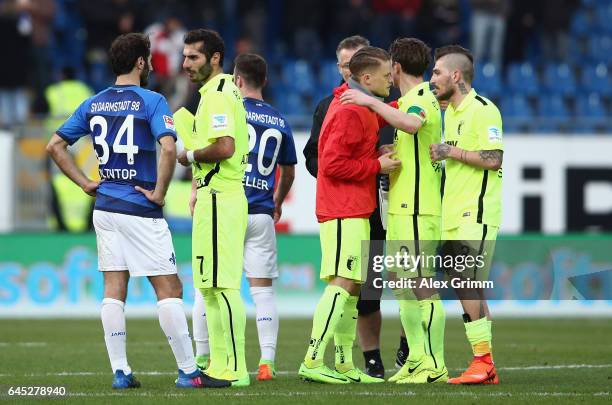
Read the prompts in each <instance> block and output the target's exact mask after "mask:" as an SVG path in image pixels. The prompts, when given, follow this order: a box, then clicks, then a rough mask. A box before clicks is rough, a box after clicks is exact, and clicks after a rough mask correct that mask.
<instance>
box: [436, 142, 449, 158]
mask: <svg viewBox="0 0 612 405" xmlns="http://www.w3.org/2000/svg"><path fill="white" fill-rule="evenodd" d="M436 152H437V153H438V156H440V158H446V157H448V154H449V153H450V146H449V145H447V144H445V143H441V144H439V145H438V147H437V148H436Z"/></svg>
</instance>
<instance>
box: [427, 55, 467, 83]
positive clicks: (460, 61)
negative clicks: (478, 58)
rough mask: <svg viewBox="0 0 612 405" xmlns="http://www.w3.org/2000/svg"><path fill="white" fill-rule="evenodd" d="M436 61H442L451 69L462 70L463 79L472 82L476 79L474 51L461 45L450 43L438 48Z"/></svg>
mask: <svg viewBox="0 0 612 405" xmlns="http://www.w3.org/2000/svg"><path fill="white" fill-rule="evenodd" d="M435 60H436V62H438V61H440V62H441V63H443V64H444V65H445V67H446V68H447V69H448V70H450V71H455V70H458V71H460V72H461V76H462V77H463V80H464V81H465V82H466V83H468V84H472V80H473V79H474V57H473V56H472V53H471V52H470V51H468V50H467V49H465V48H464V47H462V46H459V45H448V46H443V47H441V48H438V49H436V52H435Z"/></svg>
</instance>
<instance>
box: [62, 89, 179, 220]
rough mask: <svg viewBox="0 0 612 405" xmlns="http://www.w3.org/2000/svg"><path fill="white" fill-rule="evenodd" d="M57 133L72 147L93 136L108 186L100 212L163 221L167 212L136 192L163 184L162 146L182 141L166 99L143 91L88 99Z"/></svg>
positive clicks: (116, 91)
mask: <svg viewBox="0 0 612 405" xmlns="http://www.w3.org/2000/svg"><path fill="white" fill-rule="evenodd" d="M57 134H58V135H59V136H60V137H62V138H63V139H64V140H65V141H66V142H68V144H70V145H72V144H73V143H74V142H76V141H77V140H78V139H79V138H81V137H83V136H86V135H91V137H92V139H93V144H94V149H95V151H96V155H97V156H98V161H99V171H100V177H101V178H102V180H103V181H102V182H101V184H100V187H99V188H98V192H97V195H96V204H95V209H97V210H101V211H109V212H118V213H121V214H127V215H135V216H140V217H147V218H161V217H162V208H161V207H160V206H159V205H157V204H154V203H152V202H150V201H149V200H147V199H146V198H145V196H144V195H143V194H142V193H140V192H138V191H136V190H135V189H134V187H135V186H140V187H142V188H145V189H147V190H153V189H154V188H155V183H156V182H157V158H156V156H157V153H156V145H155V144H156V142H157V141H159V140H160V139H161V138H162V137H164V136H172V137H173V138H174V139H176V133H175V128H174V121H173V119H172V114H171V113H170V109H169V107H168V103H167V101H166V99H165V98H164V97H163V96H162V95H161V94H158V93H155V92H153V91H150V90H146V89H143V88H141V87H138V86H133V85H128V86H118V85H116V86H112V87H109V88H107V89H106V90H103V91H101V92H100V93H98V94H96V95H95V96H93V97H90V98H89V99H87V100H85V101H84V102H83V103H82V104H81V105H80V106H79V108H78V109H77V110H76V111H75V112H74V113H73V114H72V116H71V117H70V118H68V120H67V121H66V122H65V123H64V125H62V126H61V127H60V129H58V130H57Z"/></svg>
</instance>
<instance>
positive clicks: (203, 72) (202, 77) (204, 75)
mask: <svg viewBox="0 0 612 405" xmlns="http://www.w3.org/2000/svg"><path fill="white" fill-rule="evenodd" d="M212 71H213V68H212V65H211V64H210V62H208V61H207V62H206V63H205V64H204V65H202V67H201V68H200V69H198V70H196V72H195V75H193V76H192V77H190V80H191V82H192V83H204V82H205V81H207V80H208V78H209V77H210V75H211V73H212Z"/></svg>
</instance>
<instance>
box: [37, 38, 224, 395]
mask: <svg viewBox="0 0 612 405" xmlns="http://www.w3.org/2000/svg"><path fill="white" fill-rule="evenodd" d="M110 63H111V67H112V70H113V72H114V73H115V74H116V75H117V80H116V82H115V85H114V86H111V87H109V88H107V89H106V90H103V91H101V92H100V93H98V94H96V95H94V96H93V97H90V98H88V99H87V100H85V101H84V102H83V103H82V104H81V105H80V106H79V108H78V109H77V110H76V111H75V112H74V114H72V116H71V117H70V118H69V119H68V120H67V121H66V122H65V123H64V124H63V125H62V126H61V127H60V128H59V129H58V130H57V132H56V133H55V134H54V135H53V137H52V138H51V140H50V141H49V144H48V145H47V151H48V152H49V154H50V155H51V157H52V158H53V160H54V161H55V163H57V165H58V166H59V168H60V169H61V170H62V171H63V172H64V173H65V174H66V176H68V177H69V178H70V179H71V180H72V181H73V182H75V183H76V184H77V185H79V186H80V187H81V188H82V189H83V191H84V192H85V193H87V194H89V195H91V196H95V197H96V203H95V208H94V213H93V223H94V227H95V230H96V236H97V242H98V267H99V269H100V271H102V272H103V274H104V299H103V300H102V311H101V316H102V327H103V328H104V340H105V341H106V349H107V351H108V356H109V358H110V362H111V367H112V369H113V372H114V374H115V377H114V381H113V388H119V389H121V388H137V387H139V386H140V383H139V382H138V381H137V380H136V379H135V378H134V376H133V374H132V370H131V368H130V366H129V364H128V361H127V355H126V327H125V314H124V306H125V298H126V295H127V287H128V281H129V278H130V276H133V277H143V276H146V277H148V278H149V281H150V282H151V285H152V286H153V288H154V289H155V293H156V295H157V299H158V301H157V306H158V314H159V323H160V325H161V328H162V330H163V331H164V333H165V335H166V337H167V338H168V343H169V344H170V347H171V348H172V352H173V353H174V357H175V358H176V362H177V365H178V379H177V381H176V386H177V387H204V386H211V387H216V386H219V387H220V386H228V385H229V383H228V382H226V381H217V380H213V379H211V378H209V377H207V376H205V375H203V374H202V373H201V372H200V371H199V370H198V369H197V367H196V364H195V360H194V356H193V348H192V346H191V339H190V337H189V330H188V328H187V319H186V318H185V313H184V311H183V301H182V299H181V297H182V295H183V287H182V285H181V281H180V280H179V278H178V276H177V270H176V257H175V254H174V247H173V246H172V238H171V235H170V231H169V230H168V225H167V223H166V221H165V220H164V218H163V216H162V206H163V205H164V197H165V195H166V191H167V189H168V184H169V182H170V179H171V177H172V173H173V171H174V166H175V161H174V159H175V156H176V146H175V141H176V134H175V129H174V123H173V120H172V115H171V113H170V111H169V108H168V103H167V102H166V99H165V98H164V97H163V96H162V95H160V94H158V93H155V92H153V91H149V90H144V89H143V88H142V87H141V86H146V85H147V79H148V76H149V72H150V71H151V69H152V68H151V54H150V43H149V39H148V38H147V37H146V36H144V35H142V34H136V33H131V34H125V35H121V36H119V37H118V38H117V39H115V41H114V42H113V44H112V46H111V49H110ZM88 134H91V136H92V138H93V142H94V149H95V152H96V155H97V156H98V160H99V162H100V177H101V178H102V179H103V181H102V182H96V181H92V180H90V179H89V178H87V177H86V176H85V174H84V173H83V172H82V171H81V170H80V169H79V168H78V167H77V166H76V165H75V162H74V160H73V159H72V157H71V155H70V154H69V153H68V151H67V147H68V145H72V144H73V143H74V142H76V141H77V140H78V139H79V138H81V137H83V136H85V135H88ZM156 141H157V142H158V143H159V144H160V145H161V155H160V159H159V163H158V166H157V167H156V150H155V149H156V148H155V142H156Z"/></svg>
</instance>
